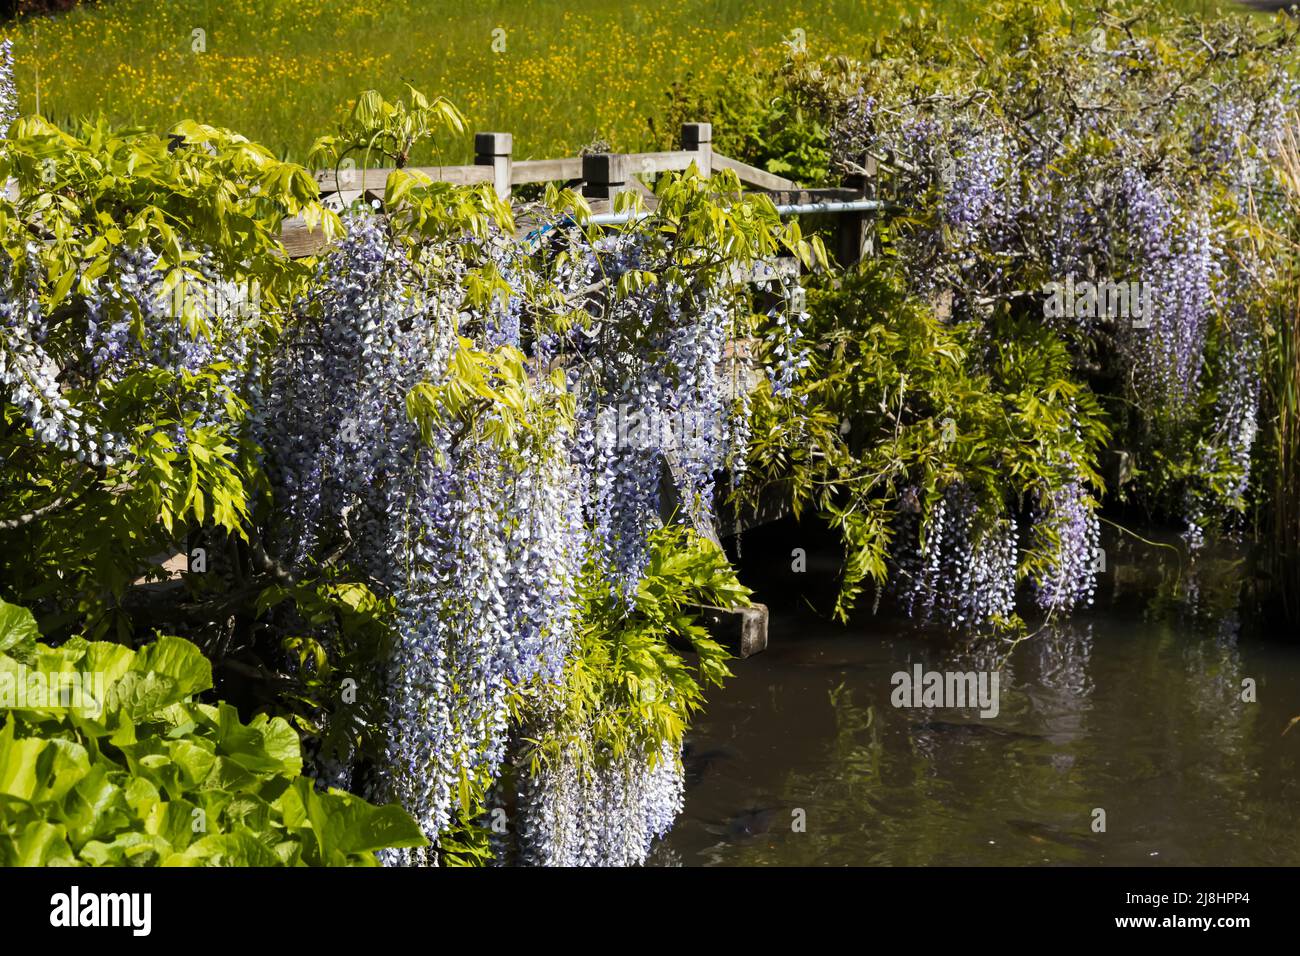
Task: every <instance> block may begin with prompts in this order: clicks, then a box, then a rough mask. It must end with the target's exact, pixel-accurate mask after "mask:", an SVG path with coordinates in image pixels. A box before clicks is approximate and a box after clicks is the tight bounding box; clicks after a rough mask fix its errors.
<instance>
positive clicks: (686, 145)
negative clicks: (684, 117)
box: [682, 123, 713, 177]
mask: <svg viewBox="0 0 1300 956" xmlns="http://www.w3.org/2000/svg"><path fill="white" fill-rule="evenodd" d="M682 149H688V150H691V151H693V152H696V153H699V154H700V156H699V158H698V159H697V160H695V166H696V168H697V169H699V171H700V175H701V176H706V177H707V176H712V175H713V124H712V123H683V124H682Z"/></svg>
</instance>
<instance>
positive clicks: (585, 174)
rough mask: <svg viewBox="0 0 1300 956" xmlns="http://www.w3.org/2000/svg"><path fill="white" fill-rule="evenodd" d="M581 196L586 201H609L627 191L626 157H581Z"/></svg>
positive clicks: (593, 154)
mask: <svg viewBox="0 0 1300 956" xmlns="http://www.w3.org/2000/svg"><path fill="white" fill-rule="evenodd" d="M582 178H583V180H584V181H585V185H584V186H583V187H582V194H583V195H584V196H586V197H587V198H588V199H609V200H613V198H614V197H615V196H616V195H618V194H619V193H621V192H623V191H624V190H625V189H627V188H628V187H627V179H628V171H627V156H625V155H624V154H623V153H590V154H588V155H586V156H584V157H582Z"/></svg>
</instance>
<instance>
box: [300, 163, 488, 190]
mask: <svg viewBox="0 0 1300 956" xmlns="http://www.w3.org/2000/svg"><path fill="white" fill-rule="evenodd" d="M406 170H407V172H421V173H424V174H425V175H426V176H428V177H429V178H430V179H432V180H433V181H434V182H443V183H455V184H456V185H459V186H472V185H475V184H476V183H490V182H493V180H494V179H495V173H496V170H495V168H494V167H492V166H407V167H406ZM392 171H393V170H392V169H389V168H382V169H366V170H361V169H344V170H340V171H339V173H338V176H337V178H336V177H335V175H334V170H332V169H321V170H318V171H317V172H316V182H317V184H318V185H319V186H320V188H321V192H331V193H333V192H340V191H342V190H347V189H375V190H378V191H380V192H383V189H384V186H385V185H386V184H387V182H388V174H389V173H391V172H392Z"/></svg>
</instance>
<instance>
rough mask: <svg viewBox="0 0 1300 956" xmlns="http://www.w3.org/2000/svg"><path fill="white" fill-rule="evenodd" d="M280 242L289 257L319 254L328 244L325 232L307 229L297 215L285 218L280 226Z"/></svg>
mask: <svg viewBox="0 0 1300 956" xmlns="http://www.w3.org/2000/svg"><path fill="white" fill-rule="evenodd" d="M280 242H281V243H282V244H283V245H284V251H285V253H286V254H287V255H288V256H289V258H290V259H301V258H303V257H304V256H314V255H318V254H320V253H321V252H322V251H323V250H324V249H325V247H326V246H327V245H328V244H329V243H327V242H326V241H325V234H324V233H322V232H320V231H319V230H315V231H313V230H309V229H308V228H307V224H306V223H305V222H303V221H302V218H301V217H299V216H294V217H293V218H292V219H286V220H285V221H284V222H283V223H282V224H281V226H280Z"/></svg>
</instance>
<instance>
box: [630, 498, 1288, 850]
mask: <svg viewBox="0 0 1300 956" xmlns="http://www.w3.org/2000/svg"><path fill="white" fill-rule="evenodd" d="M801 534H802V532H801V531H800V529H799V528H798V527H797V526H794V525H792V524H788V523H781V524H778V525H775V526H771V527H769V528H764V529H759V530H756V531H751V532H748V533H747V534H746V536H745V538H744V539H743V541H742V551H743V555H742V560H741V562H740V563H741V566H742V580H745V581H746V583H748V584H750V586H751V587H755V589H756V592H757V593H756V599H757V600H761V601H765V602H766V603H768V604H769V605H770V606H771V609H772V619H771V626H770V631H769V649H768V650H767V651H766V652H765V653H762V654H759V655H757V656H755V657H752V658H750V659H748V660H744V661H736V662H734V663H733V665H732V669H733V671H734V672H735V677H734V678H733V679H732V680H731V681H729V682H728V684H727V685H726V687H725V688H722V689H720V690H718V689H715V690H713V691H712V693H711V694H710V700H709V704H708V707H707V709H706V710H705V712H704V713H702V714H701V715H700V716H699V717H698V718H697V720H696V722H695V724H694V727H693V729H692V732H691V734H690V735H689V736H688V740H687V745H688V746H687V754H686V767H687V791H686V806H685V810H684V811H683V813H682V815H681V816H680V818H679V819H678V823H677V826H676V827H675V828H674V830H673V832H672V833H670V834H669V835H668V836H667V837H666V838H665V839H664V840H663V841H662V842H661V843H660V844H659V845H658V846H657V847H656V849H655V851H654V853H653V855H652V857H651V862H652V863H654V864H659V865H685V866H701V865H702V866H710V865H736V866H748V865H756V864H785V865H825V866H842V865H911V866H919V865H959V864H968V865H1016V864H1074V865H1103V864H1109V865H1172V864H1183V865H1281V864H1289V865H1296V864H1300V828H1298V827H1297V810H1298V809H1300V723H1297V725H1296V726H1295V727H1294V728H1292V729H1291V731H1290V732H1289V733H1286V734H1284V733H1283V731H1284V730H1285V729H1286V728H1287V727H1288V724H1289V723H1290V721H1291V718H1292V717H1295V716H1297V715H1300V635H1296V634H1287V633H1282V632H1279V631H1277V630H1273V631H1270V630H1269V629H1267V628H1265V627H1262V626H1260V625H1258V624H1255V623H1253V622H1251V621H1249V620H1244V619H1243V617H1242V615H1241V614H1240V613H1239V611H1238V610H1237V609H1236V608H1237V605H1238V602H1239V599H1240V597H1241V594H1242V593H1243V589H1244V588H1243V586H1244V584H1245V582H1246V575H1245V573H1244V571H1243V564H1244V563H1243V562H1242V561H1240V560H1238V559H1237V558H1236V557H1235V556H1234V555H1233V554H1231V553H1223V552H1219V553H1217V554H1215V555H1213V556H1208V557H1205V558H1202V559H1198V561H1197V562H1196V564H1195V565H1194V566H1189V565H1188V564H1187V562H1186V561H1185V560H1184V559H1182V558H1181V557H1180V556H1179V555H1177V554H1175V553H1174V552H1173V551H1172V550H1171V549H1168V548H1156V547H1149V546H1147V545H1143V544H1139V543H1136V542H1133V541H1132V540H1131V539H1127V538H1125V539H1123V540H1116V539H1114V538H1113V537H1112V538H1111V539H1110V540H1107V541H1106V542H1105V547H1106V549H1107V558H1108V560H1107V570H1106V572H1105V573H1104V574H1103V575H1101V577H1100V578H1099V586H1098V595H1097V601H1096V603H1095V605H1094V607H1093V608H1092V609H1091V610H1090V611H1087V612H1084V613H1080V614H1077V615H1076V616H1074V617H1073V618H1072V619H1070V620H1067V621H1063V622H1060V623H1056V624H1049V625H1046V626H1042V627H1041V629H1040V630H1039V631H1038V632H1037V633H1036V634H1034V635H1033V636H1032V637H1029V638H1027V639H1025V640H1023V641H1021V642H1020V643H1018V644H1016V645H1015V646H1014V647H1013V646H1010V645H1009V644H1008V643H1007V642H1005V641H998V640H993V639H983V640H975V641H972V640H971V639H970V638H964V639H963V638H960V637H958V636H955V635H952V634H949V633H946V632H944V631H943V630H940V629H924V628H918V627H917V626H915V625H914V624H912V623H911V622H908V621H905V620H900V619H898V618H896V617H891V616H888V615H886V614H885V612H884V611H883V610H882V612H881V614H880V615H878V616H873V615H872V614H871V613H870V610H869V608H868V609H867V610H866V611H865V612H864V613H861V614H859V615H857V617H856V618H855V620H854V621H853V623H852V624H851V625H849V626H840V625H837V624H834V623H831V622H830V621H829V620H828V616H827V615H824V614H819V613H817V612H815V611H814V610H813V607H820V608H829V607H830V604H831V600H832V597H833V594H834V575H835V573H836V562H837V560H838V558H837V554H836V552H835V550H834V548H833V547H828V546H826V544H825V543H824V542H823V543H821V544H820V545H819V544H818V543H817V542H811V541H809V542H803V543H802V546H803V547H804V548H805V549H806V551H807V569H806V571H804V572H803V573H802V574H797V573H795V572H794V571H792V570H791V558H790V554H791V550H792V549H793V548H795V547H799V546H801V542H800V537H801ZM869 601H870V596H869V595H868V603H869ZM810 605H811V606H810ZM1040 623H1041V622H1040ZM1034 626H1038V625H1031V628H1032V627H1034ZM918 663H919V664H921V665H923V667H924V669H925V670H933V671H973V670H981V669H986V670H992V669H996V670H997V671H998V674H999V680H1000V688H1001V695H1000V710H999V713H998V715H997V716H996V717H995V718H989V719H982V718H980V716H979V714H978V711H977V710H975V709H956V708H952V709H933V708H932V709H924V708H898V707H895V706H893V705H892V704H891V694H892V693H893V691H894V684H893V683H892V681H891V677H892V675H893V674H895V673H896V672H899V671H909V672H910V671H911V670H912V668H913V666H914V665H915V664H918ZM1247 679H1253V680H1254V682H1255V696H1256V701H1255V702H1253V703H1252V702H1247V701H1243V699H1242V697H1243V686H1244V685H1243V681H1246V680H1247ZM1098 810H1104V812H1105V816H1104V831H1102V832H1099V831H1098V829H1097V828H1096V823H1097V822H1099V821H1100V817H1098V815H1097V814H1096V812H1095V811H1098ZM801 823H802V824H803V828H802V832H800V824H801Z"/></svg>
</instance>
